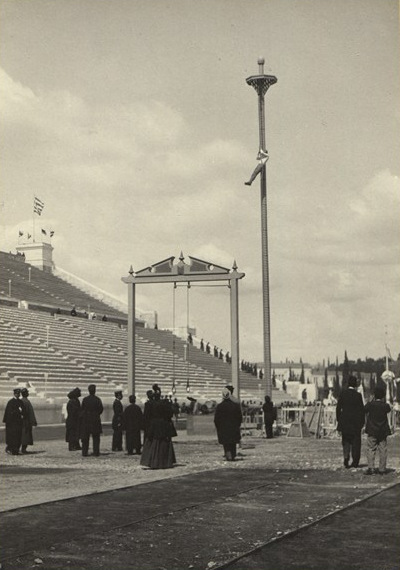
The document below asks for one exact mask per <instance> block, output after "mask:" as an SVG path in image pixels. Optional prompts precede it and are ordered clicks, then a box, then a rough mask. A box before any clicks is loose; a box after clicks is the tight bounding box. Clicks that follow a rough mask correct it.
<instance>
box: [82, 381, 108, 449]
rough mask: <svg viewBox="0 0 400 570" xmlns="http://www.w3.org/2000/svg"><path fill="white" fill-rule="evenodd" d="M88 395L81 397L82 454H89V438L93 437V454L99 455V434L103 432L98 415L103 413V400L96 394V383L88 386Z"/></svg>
mask: <svg viewBox="0 0 400 570" xmlns="http://www.w3.org/2000/svg"><path fill="white" fill-rule="evenodd" d="M88 392H89V396H86V397H85V398H83V401H82V408H81V409H82V416H81V439H82V455H83V457H87V456H88V454H89V439H90V436H92V439H93V455H94V456H95V457H98V456H99V455H100V434H102V433H103V429H102V426H101V419H100V416H101V414H102V413H103V402H102V401H101V400H100V398H98V397H97V396H96V385H95V384H90V385H89V386H88Z"/></svg>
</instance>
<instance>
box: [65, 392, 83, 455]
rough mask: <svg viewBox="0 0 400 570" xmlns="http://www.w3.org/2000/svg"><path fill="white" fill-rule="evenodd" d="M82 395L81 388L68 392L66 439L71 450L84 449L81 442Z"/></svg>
mask: <svg viewBox="0 0 400 570" xmlns="http://www.w3.org/2000/svg"><path fill="white" fill-rule="evenodd" d="M80 397H81V391H80V388H75V389H74V390H71V392H69V394H68V404H67V414H68V415H67V419H66V421H65V427H66V433H65V441H66V442H67V443H68V450H69V451H77V450H80V449H82V447H81V446H80V443H79V433H80V421H81V403H80V401H79V398H80Z"/></svg>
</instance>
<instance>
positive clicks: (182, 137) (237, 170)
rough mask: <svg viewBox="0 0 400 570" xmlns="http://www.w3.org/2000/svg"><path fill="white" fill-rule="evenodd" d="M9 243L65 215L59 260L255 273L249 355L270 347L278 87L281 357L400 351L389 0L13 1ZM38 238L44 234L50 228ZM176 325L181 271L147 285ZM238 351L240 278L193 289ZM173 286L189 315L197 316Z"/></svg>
mask: <svg viewBox="0 0 400 570" xmlns="http://www.w3.org/2000/svg"><path fill="white" fill-rule="evenodd" d="M0 17H1V18H0V22H1V24H0V26H1V30H0V32H1V33H0V38H1V39H0V65H1V70H0V73H1V77H0V89H1V93H0V97H1V103H0V105H1V133H2V136H1V149H0V150H1V159H0V161H1V162H0V166H1V169H0V177H1V178H0V183H1V191H2V196H1V206H2V210H1V213H2V216H1V222H2V228H1V239H2V244H3V245H2V249H4V250H6V251H9V250H13V249H14V248H15V246H16V245H17V237H18V230H20V229H21V230H23V231H24V232H27V231H30V229H31V228H32V200H33V195H34V194H35V195H36V196H38V197H39V198H40V199H41V200H42V201H43V202H44V203H45V208H44V210H43V213H42V216H41V217H40V218H38V217H36V220H37V222H36V223H37V226H36V227H37V228H44V229H47V230H48V229H50V228H51V229H53V230H54V231H55V236H54V238H53V246H54V248H55V249H54V261H55V263H56V265H57V266H59V267H61V268H63V269H65V270H67V271H70V272H72V273H74V274H76V275H78V276H80V277H82V278H83V279H86V280H88V281H90V282H91V283H93V284H95V285H97V286H98V287H100V288H102V289H105V290H107V291H110V293H113V294H114V295H117V296H119V297H120V298H121V299H123V300H126V295H127V291H126V285H124V284H123V283H122V282H121V277H122V276H124V275H126V274H127V272H128V269H129V266H130V265H131V264H132V265H133V267H134V269H135V270H139V269H142V268H143V267H146V266H148V265H150V264H152V263H154V262H157V261H159V260H162V259H164V258H166V257H170V256H172V255H174V256H176V257H177V258H178V257H179V254H180V251H181V250H182V251H183V253H184V254H185V255H192V256H195V257H200V258H202V259H206V260H209V261H212V262H214V263H216V264H220V265H224V266H227V267H231V266H232V263H233V261H234V259H236V261H237V264H238V267H239V271H243V272H245V273H246V276H245V278H244V279H243V280H242V281H241V282H240V287H239V293H240V300H239V303H240V343H241V344H240V346H241V354H240V356H241V358H244V359H245V360H262V358H263V350H262V342H263V338H262V296H261V229H260V188H259V180H258V179H257V181H256V182H255V183H254V184H253V186H252V187H250V188H249V187H247V186H244V181H245V180H247V179H248V177H249V175H250V173H251V171H252V170H253V168H254V166H255V164H256V155H257V151H258V115H257V95H256V92H255V91H254V90H253V89H252V88H251V87H249V86H248V85H247V84H246V81H245V80H246V77H248V76H249V75H254V74H257V72H258V66H257V59H258V57H259V56H264V57H265V60H266V63H265V72H266V73H270V74H273V75H276V76H277V78H278V83H277V84H276V85H274V86H273V87H271V88H270V90H269V91H268V93H267V95H266V129H267V148H268V151H269V154H270V160H269V162H268V166H267V169H268V171H267V180H268V229H269V253H270V287H271V290H270V298H271V333H272V360H273V361H280V360H284V359H285V358H289V359H291V360H298V359H299V358H300V357H301V358H302V359H303V361H308V362H316V361H322V359H323V358H325V359H327V358H328V357H329V358H330V359H331V360H334V359H335V358H336V356H338V357H339V360H340V361H341V360H342V359H343V355H344V351H345V350H347V352H348V356H349V358H351V359H357V358H364V357H365V356H371V357H379V356H383V355H384V352H385V349H384V344H385V327H386V328H387V338H388V342H389V345H390V348H391V352H392V353H393V356H397V354H398V353H399V352H400V318H399V308H400V267H399V266H400V255H399V254H400V239H399V221H400V196H399V165H400V161H399V158H400V152H399V150H400V149H399V146H400V129H399V122H400V97H399V94H400V93H399V86H400V81H399V79H400V74H399V31H398V27H399V17H398V3H397V1H394V0H379V1H376V0H335V1H334V2H333V1H332V0H299V1H296V0H201V1H199V0H152V1H149V0H143V1H140V0H57V1H56V2H55V1H54V0H34V1H32V2H28V1H26V0H23V1H21V0H1V2H0ZM37 238H38V236H37ZM137 293H138V304H139V305H140V307H141V308H143V309H156V310H157V311H158V313H159V324H160V326H161V327H164V326H165V327H170V326H171V325H172V287H171V286H169V285H159V286H155V287H153V286H152V287H149V288H147V287H141V288H138V292H137ZM190 294H191V298H190V308H191V310H190V324H191V325H192V326H195V327H197V333H198V335H199V336H201V337H204V339H206V340H209V341H210V342H211V343H212V344H216V345H217V346H219V347H222V348H223V349H228V348H230V347H229V342H230V325H229V293H228V290H227V289H225V288H223V289H222V288H209V289H199V288H193V289H192V290H191V293H190ZM185 310H186V292H185V291H184V290H183V289H182V290H179V291H178V297H177V317H176V318H177V324H184V323H185V322H186V313H185Z"/></svg>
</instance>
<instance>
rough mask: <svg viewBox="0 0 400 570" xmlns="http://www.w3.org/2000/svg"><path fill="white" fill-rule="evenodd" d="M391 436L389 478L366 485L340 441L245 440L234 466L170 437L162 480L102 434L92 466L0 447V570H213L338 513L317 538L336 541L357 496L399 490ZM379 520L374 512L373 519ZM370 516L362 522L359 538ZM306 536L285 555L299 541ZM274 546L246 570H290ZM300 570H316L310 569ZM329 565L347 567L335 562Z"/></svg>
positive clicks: (200, 442)
mask: <svg viewBox="0 0 400 570" xmlns="http://www.w3.org/2000/svg"><path fill="white" fill-rule="evenodd" d="M399 439H400V437H399V435H396V436H394V437H391V438H389V462H388V467H389V468H390V470H389V473H387V474H386V475H384V476H380V475H373V476H367V475H366V474H365V470H366V461H365V457H364V456H363V457H362V462H361V463H362V467H361V468H358V469H348V470H346V469H344V468H343V466H342V455H341V444H340V440H339V439H333V440H315V439H312V438H305V439H299V438H286V437H279V438H275V439H273V440H265V439H262V438H259V437H254V438H247V439H246V440H245V442H244V445H243V448H242V449H241V450H240V455H239V457H238V461H237V462H235V463H228V462H225V461H224V460H223V458H222V448H221V447H220V446H218V444H217V443H216V441H215V439H214V438H212V437H211V438H210V437H203V438H198V437H195V436H192V437H188V436H186V434H179V437H178V438H177V440H176V442H175V450H176V455H177V461H178V464H177V466H176V467H174V468H173V469H168V470H163V471H152V470H148V469H144V468H142V467H140V465H139V457H137V456H133V457H131V456H126V455H125V454H124V453H112V452H111V451H110V444H111V440H110V437H109V436H106V437H104V438H103V440H102V455H101V456H100V458H94V457H89V458H82V457H81V455H80V454H79V452H68V451H67V450H66V444H65V443H64V442H61V441H46V442H38V443H37V444H35V446H34V447H33V448H32V449H34V451H35V453H32V454H29V455H26V456H17V457H13V456H9V455H6V454H5V453H4V451H3V450H2V451H1V452H0V469H1V479H0V492H1V497H2V501H1V511H2V512H1V513H0V524H1V528H2V531H1V534H2V545H1V560H2V561H3V565H2V568H9V569H11V568H31V567H41V568H46V569H50V568H54V569H56V568H57V569H64V568H76V569H77V568H79V569H82V570H83V569H85V570H91V569H93V570H94V569H97V568H111V567H113V568H118V569H119V568H120V569H138V570H139V569H143V570H157V569H160V570H162V569H168V570H182V569H183V568H193V569H203V568H204V569H209V568H214V569H217V568H219V567H221V565H224V564H225V563H227V561H229V560H232V559H233V558H235V557H237V556H241V555H243V554H244V553H246V552H248V551H249V550H252V549H254V548H257V547H258V546H262V545H264V544H266V543H269V542H270V541H271V540H272V541H274V540H275V539H280V540H279V544H281V545H283V544H284V541H289V540H292V538H291V533H292V532H293V531H296V530H297V529H299V528H303V527H305V529H307V526H308V525H310V524H314V523H315V522H316V521H318V520H319V519H321V518H323V517H326V515H329V514H331V513H337V514H335V515H334V517H328V519H325V520H331V519H332V520H333V519H336V518H337V517H338V515H339V514H340V515H344V513H349V515H348V517H347V519H346V518H345V519H344V522H342V523H340V524H336V530H335V531H334V532H333V531H332V529H329V531H327V532H329V533H330V535H332V534H335V533H336V534H337V533H338V532H339V536H340V540H343V539H345V538H346V536H347V534H346V528H348V531H349V532H350V530H351V529H352V528H353V527H354V525H355V523H356V522H357V525H358V524H359V523H360V524H361V522H362V521H361V520H359V517H355V515H354V512H355V510H356V509H357V510H358V511H357V512H360V513H361V510H362V509H364V510H365V509H367V503H368V504H370V502H369V501H371V500H373V499H369V500H368V501H365V499H367V498H368V497H370V496H372V495H374V494H376V493H377V492H379V491H384V490H385V489H389V488H390V487H392V486H393V485H395V484H396V483H398V482H400V449H399V445H398V444H399ZM363 444H364V446H363V448H364V450H365V449H366V444H365V441H364V442H363ZM393 488H394V489H399V488H400V487H399V486H395V487H393ZM389 492H391V491H390V490H389V491H385V493H389ZM380 496H382V497H383V496H384V495H383V494H382V493H381V495H377V499H376V500H378V497H380ZM385 496H386V495H385ZM391 500H394V499H393V498H392V499H391ZM398 502H399V501H398V494H397V504H398ZM353 503H354V504H355V506H354V507H353V508H351V509H350V510H347V511H343V510H342V509H343V508H345V507H346V506H347V505H349V504H353ZM378 504H380V503H379V502H378ZM35 505H36V506H35ZM367 511H368V509H367ZM352 513H353V516H352ZM383 514H384V513H383ZM378 515H379V510H377V509H375V511H374V514H373V517H375V519H376V517H377V516H378ZM371 516H372V515H371V513H370V514H369V515H364V518H366V519H367V520H366V521H364V524H365V525H366V526H365V528H366V529H367V528H369V527H368V524H369V523H370V521H371ZM372 520H373V518H372ZM323 523H324V521H322V522H321V523H318V525H321V524H323ZM332 524H333V523H332ZM343 525H344V526H343ZM346 525H347V526H346ZM334 526H335V525H334ZM312 528H314V527H312ZM360 528H361V527H360ZM306 532H308V533H310V532H311V531H310V530H305V531H301V533H302V534H301V536H302V537H303V538H301V537H300V538H299V540H300V543H299V544H300V546H299V544H297V546H294V552H296V549H298V548H300V550H301V544H302V541H303V542H304V541H307V540H308V539H305V538H304V536H305V534H304V533H306ZM299 536H300V535H299ZM282 537H283V538H282ZM285 537H287V538H285ZM397 543H398V544H399V543H400V541H399V540H398V537H397ZM310 544H311V549H310V553H311V554H313V553H314V552H315V556H314V557H316V554H317V553H321V549H319V548H318V544H321V545H322V544H323V542H322V541H321V538H319V539H318V541H316V540H315V536H312V537H311V543H310ZM276 548H277V552H278V554H277V556H278V559H279V560H280V564H278V562H276V559H275V565H274V566H266V563H265V561H264V562H263V563H262V564H261V563H260V564H261V565H260V566H248V567H249V568H265V569H267V568H271V570H280V568H282V569H285V568H294V566H293V565H290V564H289V561H290V560H291V559H292V558H291V557H289V555H288V557H285V555H284V552H285V547H283V546H281V547H279V546H278V543H277V546H276ZM321 548H322V547H321ZM324 548H325V547H324ZM326 548H327V547H326ZM262 550H263V549H262ZM289 550H290V549H289V547H288V550H287V551H288V552H289ZM292 552H293V550H292ZM357 552H358V555H357V556H358V558H360V557H361V560H364V566H363V567H364V568H371V569H372V568H374V570H378V566H376V565H375V566H370V565H368V564H369V563H370V562H371V561H372V559H371V558H370V557H369V554H370V553H369V552H368V550H366V549H365V545H361V544H358V549H357ZM399 554H400V553H399ZM258 556H260V555H258ZM291 556H292V555H291ZM371 556H372V554H371ZM243 560H245V559H243ZM246 560H247V562H248V561H249V560H250V561H251V560H254V558H252V557H250V558H249V559H247V558H246ZM247 562H246V563H247ZM237 564H239V562H238V563H237ZM243 564H244V562H243ZM308 567H309V568H318V566H312V565H311V560H310V564H309V566H308ZM327 567H328V566H327ZM353 567H354V568H359V567H360V568H361V567H362V566H348V568H353ZM399 567H400V566H398V565H397V566H392V567H390V566H387V567H384V566H381V567H379V568H382V570H383V568H385V570H389V568H390V570H394V569H395V568H396V570H397V569H398V568H399ZM235 568H238V570H239V569H241V568H242V566H240V564H239V565H236V566H235ZM243 568H244V566H243ZM246 568H247V566H246ZM296 568H297V567H296ZM304 568H306V567H304ZM329 568H335V566H332V565H331V566H329ZM337 568H338V569H339V568H340V570H343V569H345V568H346V566H344V565H343V561H342V562H341V565H339V566H337Z"/></svg>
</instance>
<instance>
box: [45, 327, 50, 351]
mask: <svg viewBox="0 0 400 570" xmlns="http://www.w3.org/2000/svg"><path fill="white" fill-rule="evenodd" d="M49 336H50V325H46V346H47V348H49Z"/></svg>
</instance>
